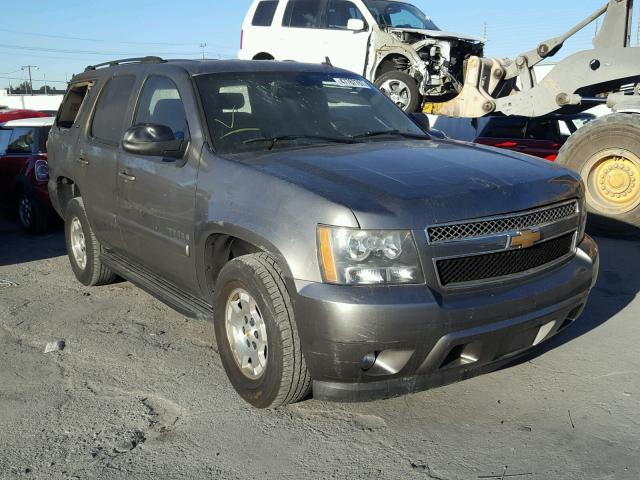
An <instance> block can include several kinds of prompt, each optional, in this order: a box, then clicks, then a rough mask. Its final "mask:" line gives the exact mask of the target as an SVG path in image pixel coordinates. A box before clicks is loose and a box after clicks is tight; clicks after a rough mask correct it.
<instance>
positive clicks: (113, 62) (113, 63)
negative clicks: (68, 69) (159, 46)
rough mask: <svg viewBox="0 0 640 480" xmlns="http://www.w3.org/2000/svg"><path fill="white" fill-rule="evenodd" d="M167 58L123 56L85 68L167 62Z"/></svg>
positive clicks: (93, 68) (87, 69) (86, 69)
mask: <svg viewBox="0 0 640 480" xmlns="http://www.w3.org/2000/svg"><path fill="white" fill-rule="evenodd" d="M165 62H166V60H164V59H163V58H160V57H153V56H149V57H138V58H123V59H120V60H111V61H110V62H105V63H98V64H97V65H89V66H88V67H87V68H85V69H84V71H85V72H88V71H91V70H97V69H98V68H100V67H115V66H116V65H122V64H124V63H165Z"/></svg>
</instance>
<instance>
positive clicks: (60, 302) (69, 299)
mask: <svg viewBox="0 0 640 480" xmlns="http://www.w3.org/2000/svg"><path fill="white" fill-rule="evenodd" d="M598 240H599V244H600V246H601V249H602V272H601V277H600V281H599V284H598V286H597V288H596V290H595V292H594V293H593V296H592V298H591V302H590V304H589V305H588V307H587V310H586V312H585V314H584V316H583V317H582V318H581V320H580V323H579V325H575V326H574V327H573V328H572V329H570V330H568V331H565V332H564V333H563V334H562V335H561V336H559V337H558V338H556V339H554V340H552V342H551V343H549V344H546V345H545V346H544V348H543V349H542V350H541V351H539V352H537V353H536V355H533V356H532V357H531V358H529V359H528V360H527V361H523V362H520V363H519V364H517V365H514V366H511V367H510V368H507V369H503V370H501V371H498V372H495V373H493V374H490V375H485V376H483V377H479V378H475V379H472V380H468V381H465V382H463V383H458V384H455V385H451V386H447V387H444V388H440V389H437V390H432V391H428V392H423V393H419V394H415V395H409V396H405V397H401V398H396V399H393V400H388V401H379V402H373V403H364V404H333V403H325V402H319V401H316V400H313V399H311V400H307V401H305V402H302V403H299V404H297V405H293V406H290V407H287V408H283V409H280V410H277V411H258V410H254V409H252V408H250V407H249V406H248V405H246V404H244V403H243V402H242V401H241V400H239V397H237V396H236V394H235V393H234V391H233V389H232V388H231V385H230V384H229V382H228V381H227V379H226V377H225V374H224V371H223V369H222V366H221V363H220V358H219V357H218V354H217V352H216V347H215V342H214V338H213V328H212V327H211V325H210V324H208V323H207V322H204V321H195V320H187V319H185V318H184V317H182V316H180V315H179V314H177V313H175V312H173V311H172V310H170V309H169V308H167V307H165V306H164V305H163V304H161V303H160V302H158V301H156V300H155V299H153V298H151V297H150V296H148V295H147V294H145V293H143V292H142V291H141V290H139V289H137V288H135V287H133V286H132V285H131V284H129V283H119V284H116V285H112V286H108V287H102V288H95V289H88V288H85V287H83V286H81V285H80V284H79V283H77V282H76V281H75V279H74V278H73V275H72V273H71V270H70V268H69V266H68V262H67V258H66V256H65V249H64V240H63V235H62V233H61V232H60V231H56V232H54V233H52V234H50V235H48V236H44V237H28V236H25V235H23V234H22V233H20V232H19V231H18V229H17V227H16V226H15V225H14V224H13V223H12V222H10V221H8V220H0V478H2V479H5V478H42V479H51V478H52V479H76V478H81V479H85V478H97V479H120V478H123V479H124V478H126V479H157V478H188V479H198V478H220V479H236V478H242V479H245V478H246V479H250V478H256V477H260V478H274V479H300V478H305V479H313V478H318V479H327V478H340V479H342V478H368V479H369V478H372V479H375V478H384V479H387V478H398V479H411V478H418V479H447V480H453V479H464V480H469V479H478V478H489V476H492V475H493V477H491V478H496V479H500V478H501V477H502V475H503V474H504V473H505V468H506V475H505V476H504V478H514V479H516V480H518V479H524V480H529V479H531V480H533V479H536V480H543V479H544V480H546V479H599V480H600V479H616V480H618V479H638V478H640V451H639V450H640V355H639V354H638V344H639V343H640V321H639V320H640V300H639V299H638V295H637V293H638V290H640V249H639V244H638V243H637V242H623V241H615V240H608V239H598ZM2 281H10V282H13V284H11V283H3V282H2ZM59 339H64V340H65V341H66V348H65V349H64V351H62V352H53V353H47V354H45V353H44V351H45V346H46V344H47V343H49V342H54V341H56V340H59ZM543 352H544V353H543ZM509 475H513V476H509Z"/></svg>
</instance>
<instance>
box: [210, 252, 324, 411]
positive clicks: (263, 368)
mask: <svg viewBox="0 0 640 480" xmlns="http://www.w3.org/2000/svg"><path fill="white" fill-rule="evenodd" d="M214 328H215V334H216V342H217V344H218V351H219V353H220V357H221V359H222V364H223V366H224V369H225V371H226V372H227V376H228V377H229V380H230V381H231V384H232V385H233V387H234V388H235V390H236V391H237V392H238V394H239V395H240V396H241V397H242V398H243V399H244V400H245V401H247V402H248V403H250V404H251V405H253V406H254V407H257V408H276V407H280V406H283V405H287V404H290V403H295V402H298V401H300V400H302V399H303V398H304V397H305V396H307V395H308V393H309V391H310V388H311V378H310V376H309V372H308V370H307V366H306V363H305V359H304V356H303V354H302V349H301V345H300V338H299V337H298V329H297V326H296V321H295V317H294V313H293V306H292V304H291V299H290V297H289V293H288V292H287V288H286V286H285V283H284V279H283V277H282V271H281V270H280V267H279V266H278V264H277V263H276V261H275V260H274V258H273V257H272V256H271V255H269V254H267V253H256V254H252V255H246V256H242V257H238V258H235V259H233V260H231V261H230V262H229V263H227V264H226V265H225V266H224V268H223V269H222V270H221V272H220V275H219V277H218V280H217V282H216V289H215V293H214ZM245 342H246V344H245ZM245 347H246V348H245Z"/></svg>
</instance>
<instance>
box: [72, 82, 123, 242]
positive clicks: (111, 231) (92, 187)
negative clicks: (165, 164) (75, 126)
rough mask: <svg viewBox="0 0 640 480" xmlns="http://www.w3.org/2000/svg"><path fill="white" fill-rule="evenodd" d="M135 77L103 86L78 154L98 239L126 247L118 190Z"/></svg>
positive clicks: (86, 202)
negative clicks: (121, 155)
mask: <svg viewBox="0 0 640 480" xmlns="http://www.w3.org/2000/svg"><path fill="white" fill-rule="evenodd" d="M135 83H136V77H135V76H134V75H118V76H113V77H110V78H108V79H107V80H106V82H105V83H104V84H103V85H104V86H102V88H101V90H100V93H99V96H98V100H97V103H96V106H95V109H94V112H93V117H92V119H91V121H90V123H89V125H88V127H87V128H86V132H84V133H85V134H84V135H83V138H85V139H86V140H81V141H80V142H79V144H78V151H77V153H76V155H75V158H76V161H77V162H78V167H77V169H76V171H77V172H78V183H79V186H80V192H81V194H82V198H83V200H84V205H85V208H86V210H87V214H88V217H89V221H90V222H91V226H92V227H93V229H94V231H95V233H96V236H97V237H98V239H99V240H100V241H101V242H102V243H104V244H106V245H107V246H109V247H111V248H113V249H118V250H120V249H122V248H124V245H123V242H122V240H121V238H122V237H121V236H120V231H119V229H118V221H117V208H116V189H117V169H118V156H119V149H120V143H121V140H122V136H123V133H124V129H125V125H126V124H128V122H130V118H131V112H132V111H133V108H132V107H131V103H132V97H133V89H134V85H135Z"/></svg>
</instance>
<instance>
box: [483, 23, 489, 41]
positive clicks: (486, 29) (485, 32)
mask: <svg viewBox="0 0 640 480" xmlns="http://www.w3.org/2000/svg"><path fill="white" fill-rule="evenodd" d="M482 37H483V38H484V41H485V42H488V41H489V26H488V25H487V22H484V33H483V34H482Z"/></svg>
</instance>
